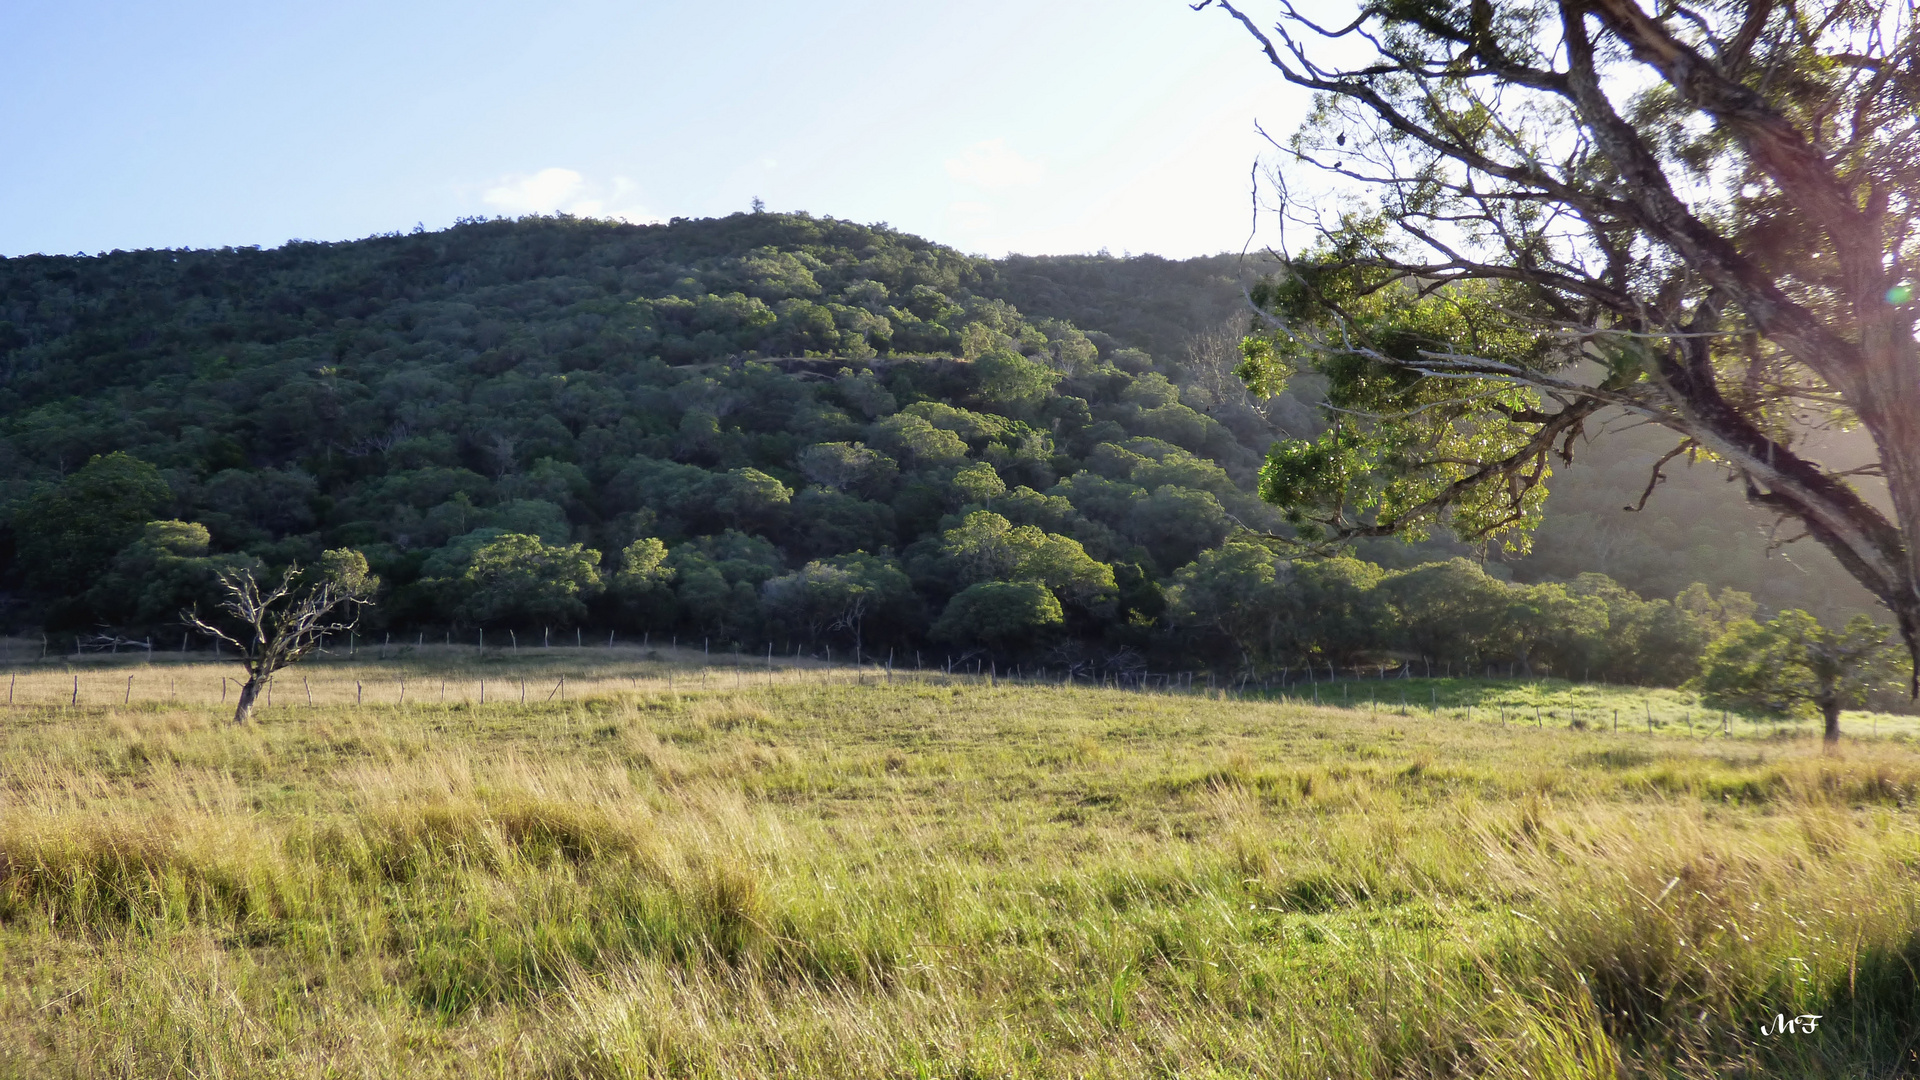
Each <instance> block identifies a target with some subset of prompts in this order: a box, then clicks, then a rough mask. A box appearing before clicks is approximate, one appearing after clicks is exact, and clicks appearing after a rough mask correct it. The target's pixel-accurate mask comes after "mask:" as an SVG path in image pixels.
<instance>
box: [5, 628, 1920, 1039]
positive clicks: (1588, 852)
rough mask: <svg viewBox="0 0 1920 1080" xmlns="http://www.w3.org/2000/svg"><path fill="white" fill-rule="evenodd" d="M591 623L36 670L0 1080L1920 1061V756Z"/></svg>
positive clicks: (17, 769)
mask: <svg viewBox="0 0 1920 1080" xmlns="http://www.w3.org/2000/svg"><path fill="white" fill-rule="evenodd" d="M589 651H593V650H582V651H578V652H576V651H574V650H557V649H556V650H554V651H553V652H554V653H555V654H562V653H564V654H566V655H535V656H528V657H524V658H522V659H520V660H519V661H517V662H516V660H515V659H514V658H513V657H512V656H511V655H508V656H504V657H502V656H497V655H496V656H493V657H488V658H479V657H475V656H472V655H468V656H464V657H462V656H456V655H452V654H449V655H443V656H440V657H437V658H436V657H431V656H420V655H409V656H399V657H393V658H390V659H389V660H388V661H386V662H385V664H380V663H377V662H376V663H372V664H363V665H361V666H358V667H350V666H347V665H336V664H324V665H316V666H315V667H314V668H313V669H312V670H310V671H309V672H307V673H306V675H307V679H308V683H309V685H311V686H312V687H313V688H314V690H315V703H314V705H313V706H311V707H309V706H308V705H307V704H306V703H305V697H304V694H301V695H300V696H299V697H298V698H296V699H295V700H294V701H293V702H292V703H287V702H286V701H285V700H284V698H282V699H280V700H276V703H275V705H274V707H273V708H271V709H267V710H264V711H263V713H262V714H261V715H260V722H258V723H256V724H254V725H251V726H249V727H246V728H235V727H233V726H231V725H230V724H227V723H226V722H225V714H224V712H223V710H222V709H221V708H220V705H219V702H218V701H217V692H218V685H219V682H218V680H219V676H220V675H221V674H223V672H220V671H218V670H217V669H214V668H213V667H212V666H210V665H194V664H190V663H189V664H178V665H168V666H167V667H164V668H163V667H162V666H160V665H157V664H156V665H155V666H153V667H151V668H147V667H144V666H143V667H140V668H137V669H127V670H124V671H122V670H100V669H96V670H91V671H89V672H86V673H84V674H83V675H82V680H83V682H82V690H83V696H82V700H81V703H80V705H79V706H77V707H75V706H72V705H71V704H68V703H67V701H65V700H58V699H56V695H55V694H54V693H53V691H56V690H57V689H58V680H61V679H65V680H66V681H67V685H68V688H69V695H70V693H71V679H72V676H71V674H68V673H64V672H54V671H45V670H36V671H33V672H32V673H31V674H28V675H23V676H22V677H21V679H20V684H30V685H31V688H32V690H33V691H34V692H35V694H36V696H34V697H32V698H30V699H27V700H29V701H30V703H29V704H20V703H18V702H16V704H15V706H14V707H13V708H12V709H10V710H9V711H7V712H6V713H5V714H4V718H5V719H4V726H0V1032H3V1033H4V1034H0V1074H5V1075H18V1076H42V1075H69V1076H108V1075H112V1076H181V1077H186V1076H194V1077H210V1076H234V1077H252V1076H290V1077H291V1076H395V1077H399V1076H407V1077H414V1076H436V1075H449V1076H454V1075H458V1076H463V1077H469V1076H474V1075H490V1076H551V1077H708V1076H711V1077H756V1076H764V1077H790V1076H834V1077H841V1076H874V1077H921V1076H929V1077H931V1076H950V1077H962V1076H1023V1077H1026V1076H1031V1077H1054V1076H1113V1077H1122V1076H1125V1077H1134V1076H1146V1075H1182V1076H1258V1077H1267V1076H1273V1077H1293V1076H1299V1077H1307V1076H1314V1077H1321V1076H1374V1077H1414V1076H1421V1077H1425V1076H1512V1077H1521V1076H1529V1077H1546V1076H1555V1077H1613V1076H1618V1075H1622V1074H1626V1075H1647V1076H1697V1077H1708V1076H1741V1075H1745V1076H1755V1077H1758V1076H1785V1075H1793V1076H1815V1077H1819V1076H1827V1077H1858V1076H1880V1075H1895V1074H1901V1073H1902V1072H1903V1070H1904V1071H1905V1072H1913V1071H1914V1070H1915V1069H1916V1067H1917V1066H1920V1059H1916V1058H1915V1056H1914V1055H1915V1052H1916V1047H1920V1043H1916V1042H1915V1041H1914V1036H1913V1033H1914V1032H1916V1031H1920V980H1916V978H1915V973H1914V964H1915V963H1916V961H1920V937H1916V932H1920V889H1916V884H1920V880H1917V879H1920V830H1916V822H1915V820H1914V814H1913V804H1914V798H1915V796H1916V795H1917V794H1920V755H1916V754H1915V753H1913V752H1912V750H1911V749H1910V748H1909V747H1908V745H1907V744H1906V743H1905V742H1904V741H1896V740H1880V741H1874V740H1867V741H1853V742H1849V743H1847V744H1846V745H1844V746H1843V747H1842V749H1841V751H1840V752H1839V753H1837V754H1833V755H1824V754H1822V753H1820V752H1819V749H1818V747H1817V745H1815V744H1814V743H1812V742H1811V741H1810V740H1805V739H1798V738H1788V739H1775V738H1760V737H1757V736H1753V737H1749V736H1747V735H1745V734H1744V733H1743V734H1741V735H1740V736H1739V737H1735V738H1724V737H1719V738H1713V739H1703V738H1699V737H1687V736H1686V735H1685V734H1684V732H1683V731H1676V730H1674V729H1673V728H1664V729H1661V732H1660V733H1659V734H1655V735H1651V736H1650V735H1648V734H1647V732H1646V731H1645V730H1644V727H1643V728H1641V729H1640V730H1638V731H1635V732H1631V733H1630V732H1628V731H1624V730H1623V731H1622V732H1621V733H1619V734H1615V733H1613V732H1612V731H1611V730H1592V729H1591V728H1589V729H1587V730H1574V729H1570V728H1569V727H1568V726H1567V725H1566V723H1565V721H1563V722H1562V723H1561V724H1559V725H1558V726H1547V725H1544V724H1543V725H1542V726H1541V727H1540V728H1533V727H1523V726H1519V725H1517V724H1514V723H1512V721H1511V719H1510V721H1509V726H1507V727H1505V728H1502V727H1501V726H1499V724H1498V722H1497V719H1492V718H1488V717H1485V716H1477V717H1476V718H1475V719H1473V720H1468V719H1467V718H1466V716H1465V714H1464V711H1463V709H1461V708H1459V707H1456V706H1454V705H1449V704H1448V703H1446V702H1442V705H1443V706H1444V707H1443V708H1441V709H1440V710H1438V711H1429V710H1422V709H1414V708H1410V709H1409V710H1408V714H1407V715H1400V714H1399V712H1398V709H1397V702H1396V703H1393V705H1394V706H1395V707H1393V708H1388V709H1376V710H1373V711H1372V712H1369V710H1367V709H1365V708H1364V707H1361V708H1354V709H1348V710H1341V709H1334V708H1313V707H1310V706H1305V705H1301V704H1298V703H1292V702H1248V701H1231V700H1220V699H1215V698H1207V697H1202V696H1197V695H1196V696H1166V695H1140V694H1131V693H1122V692H1117V691H1103V690H1091V689H1084V688H1082V689H1066V688H1060V687H1044V686H1005V685H1002V686H987V685H983V684H981V683H979V682H974V681H970V680H952V681H949V680H946V679H944V678H940V677H926V678H921V679H910V678H906V677H904V676H903V677H900V678H897V679H896V680H894V681H893V682H892V683H891V684H890V683H888V682H887V681H886V680H885V679H884V678H882V677H877V676H876V675H875V674H874V673H873V672H871V671H869V672H867V673H866V674H865V675H864V676H856V675H853V674H850V673H846V672H832V671H826V670H824V669H821V668H819V667H815V666H804V665H803V666H793V665H789V666H788V667H787V668H786V669H785V670H780V669H778V668H777V669H776V670H775V671H774V673H773V676H772V685H768V677H767V672H766V671H765V667H764V661H763V662H762V667H761V669H760V670H759V672H758V681H757V682H754V681H750V676H749V672H750V671H751V668H750V667H748V668H745V669H744V670H742V671H741V672H740V674H739V679H740V683H739V685H738V687H737V688H735V687H733V686H729V685H727V683H728V682H730V681H731V680H732V678H733V676H734V673H733V672H732V671H731V670H728V669H722V670H721V671H720V672H717V673H709V675H708V677H707V680H706V685H707V687H708V689H707V690H705V691H704V692H702V691H699V690H696V689H691V688H692V687H696V686H698V685H699V681H698V676H697V675H695V674H690V672H691V671H692V668H691V667H690V666H685V665H684V664H678V665H677V664H676V661H691V660H692V659H693V658H691V657H673V656H663V657H661V658H660V659H648V658H647V657H646V656H645V655H644V654H641V653H639V652H638V651H634V652H633V653H632V654H631V655H623V654H622V653H621V651H620V650H612V651H611V652H609V651H607V650H598V652H600V653H603V654H605V655H597V656H593V657H586V656H584V655H582V653H584V652H589ZM589 660H591V661H592V662H591V663H589V662H588V661H589ZM563 669H564V672H565V673H566V674H567V687H568V689H567V697H566V698H565V699H564V700H562V699H561V697H560V696H559V692H558V690H557V689H556V691H555V693H554V696H553V698H552V700H550V701H549V700H547V699H546V698H545V696H544V695H541V696H540V697H539V699H538V700H535V695H533V694H532V693H529V700H528V703H527V704H526V705H525V706H522V705H520V704H519V700H518V694H517V693H515V694H513V695H511V696H504V695H503V697H505V700H501V699H497V698H495V697H494V696H493V691H492V690H491V689H490V690H489V698H488V704H487V705H485V706H481V705H480V704H479V702H478V695H477V692H476V693H473V694H472V695H470V696H463V695H455V694H453V693H451V692H450V693H449V696H448V700H447V701H446V702H445V703H444V704H442V703H441V702H440V701H439V699H438V695H437V693H433V694H429V693H426V692H421V693H419V694H418V695H417V696H416V692H415V687H416V686H421V685H425V686H431V687H434V688H435V689H436V690H437V683H438V680H439V678H440V677H441V676H442V674H443V673H444V674H445V677H446V678H447V679H448V682H449V687H450V689H451V688H452V687H454V686H457V685H466V684H468V683H471V684H472V685H473V686H474V688H475V690H476V691H477V686H478V682H479V677H480V674H481V673H482V672H483V671H484V673H485V677H486V679H487V681H488V683H489V687H490V688H491V686H492V685H494V684H495V683H496V682H498V683H499V684H501V685H503V686H504V685H512V686H515V687H516V689H517V685H518V680H519V679H520V678H522V677H524V678H526V679H527V681H528V685H529V687H530V689H531V688H532V687H535V686H539V685H542V684H545V685H547V686H557V680H558V676H559V674H561V673H562V670H563ZM669 671H671V672H672V675H673V683H672V687H671V689H670V688H669V687H668V681H667V675H668V672H669ZM402 673H404V674H405V675H406V677H407V685H408V692H407V695H406V697H405V698H401V697H400V696H399V695H398V694H397V693H388V694H385V695H382V696H377V697H376V696H375V695H372V694H369V693H368V692H367V690H366V687H368V686H369V685H375V686H381V687H393V688H395V689H397V685H398V681H399V676H400V675H401V674H402ZM128 674H132V675H134V677H135V680H136V686H140V685H143V682H142V681H143V680H156V684H157V680H160V679H167V678H171V679H173V680H174V687H175V692H174V696H173V698H172V703H169V701H167V700H162V699H160V698H158V697H157V696H153V695H149V696H148V697H147V699H146V700H144V701H143V700H140V695H135V696H134V699H133V700H132V701H131V702H129V703H123V702H122V700H120V699H113V698H109V697H108V696H107V695H106V694H105V693H104V688H109V687H111V686H112V685H113V684H112V682H111V681H110V680H113V679H118V680H119V682H120V685H122V686H124V684H125V678H126V675H128ZM299 674H300V673H299V672H298V671H297V670H296V672H295V673H294V676H293V678H292V679H291V680H290V679H288V678H287V677H285V676H283V678H282V681H281V682H280V684H279V693H280V694H282V695H284V694H285V693H286V689H287V687H288V685H289V683H290V682H291V683H292V685H295V686H298V685H299V683H298V678H299ZM88 680H98V685H99V686H100V687H101V688H102V691H101V692H100V694H99V696H98V697H91V696H89V695H88V694H86V693H85V691H88V690H89V689H90V688H92V687H93V686H94V684H93V683H92V682H89V681H88ZM356 681H357V682H359V683H360V684H361V687H362V689H361V692H360V704H359V705H357V706H356V705H355V704H354V698H353V696H352V684H353V683H354V682H356ZM1416 685H1418V684H1416ZM185 687H192V688H193V692H192V694H187V693H183V692H182V689H183V688H185ZM1454 689H1455V690H1458V689H1459V688H1458V687H1455V688H1454ZM1512 691H1513V688H1511V687H1508V688H1505V689H1502V690H1500V691H1499V692H1502V693H1507V692H1512ZM1489 692H1492V691H1489ZM1569 719H1570V718H1569ZM1736 730H1742V729H1736ZM1776 1013H1786V1014H1789V1015H1793V1014H1798V1013H1820V1014H1823V1015H1824V1016H1825V1018H1826V1019H1825V1020H1824V1021H1823V1022H1822V1025H1821V1027H1820V1029H1819V1030H1818V1031H1817V1032H1816V1033H1814V1034H1812V1035H1798V1036H1795V1035H1787V1036H1779V1037H1767V1036H1762V1035H1761V1034H1760V1027H1761V1025H1762V1024H1763V1023H1764V1022H1765V1021H1767V1020H1771V1019H1772V1018H1773V1016H1774V1015H1775V1014H1776Z"/></svg>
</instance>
